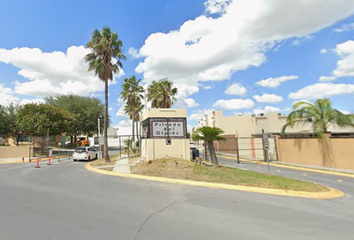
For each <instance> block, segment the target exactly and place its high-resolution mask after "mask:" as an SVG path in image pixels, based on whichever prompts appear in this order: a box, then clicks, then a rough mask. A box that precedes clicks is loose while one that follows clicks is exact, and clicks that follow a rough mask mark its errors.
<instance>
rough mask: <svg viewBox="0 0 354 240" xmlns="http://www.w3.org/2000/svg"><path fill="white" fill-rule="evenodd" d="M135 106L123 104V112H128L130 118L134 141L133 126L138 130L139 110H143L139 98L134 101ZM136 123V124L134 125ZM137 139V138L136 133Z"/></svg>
mask: <svg viewBox="0 0 354 240" xmlns="http://www.w3.org/2000/svg"><path fill="white" fill-rule="evenodd" d="M135 104H136V105H135V106H131V105H129V104H126V105H124V112H125V113H126V114H128V116H129V118H130V119H131V120H132V141H133V142H134V135H135V130H134V127H136V129H137V130H138V123H139V119H140V112H141V111H142V110H143V108H144V105H142V104H141V100H140V99H139V98H138V99H137V101H136V102H135ZM134 123H136V126H135V125H134ZM137 139H138V140H139V137H138V134H137Z"/></svg>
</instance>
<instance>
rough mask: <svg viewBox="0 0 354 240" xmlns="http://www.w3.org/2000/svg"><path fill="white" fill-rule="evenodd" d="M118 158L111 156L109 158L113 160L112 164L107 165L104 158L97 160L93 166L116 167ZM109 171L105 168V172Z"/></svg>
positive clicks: (92, 163)
mask: <svg viewBox="0 0 354 240" xmlns="http://www.w3.org/2000/svg"><path fill="white" fill-rule="evenodd" d="M118 156H119V155H112V156H109V158H110V159H111V162H110V163H105V161H104V158H100V159H97V160H95V161H93V162H91V166H92V167H99V166H107V165H114V164H115V163H116V160H117V158H118ZM107 169H108V168H105V169H104V170H107ZM110 171H112V170H110Z"/></svg>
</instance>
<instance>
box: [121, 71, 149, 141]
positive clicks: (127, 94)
mask: <svg viewBox="0 0 354 240" xmlns="http://www.w3.org/2000/svg"><path fill="white" fill-rule="evenodd" d="M140 82H141V79H136V77H135V76H132V77H130V78H125V79H124V81H123V84H122V91H121V99H122V100H123V101H125V102H126V105H125V106H124V111H125V113H127V114H128V115H129V117H130V119H131V120H132V137H133V142H134V122H136V121H139V114H140V112H141V110H142V109H143V108H144V105H142V103H141V99H142V98H143V93H144V88H143V87H142V86H140V85H139V84H140ZM137 116H138V117H137ZM137 125H138V124H137Z"/></svg>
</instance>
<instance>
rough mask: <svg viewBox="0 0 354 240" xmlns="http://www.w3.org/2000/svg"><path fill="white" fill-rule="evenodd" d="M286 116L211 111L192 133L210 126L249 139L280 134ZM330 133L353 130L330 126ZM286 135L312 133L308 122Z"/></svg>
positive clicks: (227, 133) (289, 130)
mask: <svg viewBox="0 0 354 240" xmlns="http://www.w3.org/2000/svg"><path fill="white" fill-rule="evenodd" d="M286 118H287V116H286V115H284V114H281V113H275V112H270V113H267V114H258V115H256V114H250V115H237V116H224V115H223V111H221V110H217V111H213V113H212V114H208V115H205V116H204V117H203V118H202V119H201V120H200V121H199V122H198V124H197V125H196V127H195V128H194V129H193V132H194V131H195V130H196V129H198V128H199V127H203V126H210V127H218V128H221V129H222V130H224V132H225V133H224V135H231V134H232V135H235V136H238V137H251V136H252V135H255V134H261V133H262V130H264V132H265V133H274V134H280V133H281V129H282V127H283V126H284V125H285V123H286ZM329 131H330V132H336V133H337V132H338V133H343V132H353V131H354V128H340V127H338V126H331V127H330V128H329ZM286 133H312V125H311V123H310V122H308V123H305V124H302V123H301V124H298V125H295V126H294V127H293V128H290V127H289V128H287V129H286Z"/></svg>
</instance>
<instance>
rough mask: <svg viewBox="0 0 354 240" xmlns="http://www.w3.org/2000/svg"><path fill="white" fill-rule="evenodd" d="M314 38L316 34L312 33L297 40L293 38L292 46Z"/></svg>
mask: <svg viewBox="0 0 354 240" xmlns="http://www.w3.org/2000/svg"><path fill="white" fill-rule="evenodd" d="M313 39H314V36H312V35H309V36H305V37H300V38H296V39H295V40H293V41H292V42H291V43H290V45H291V46H298V45H300V44H301V43H303V42H306V41H312V40H313Z"/></svg>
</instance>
